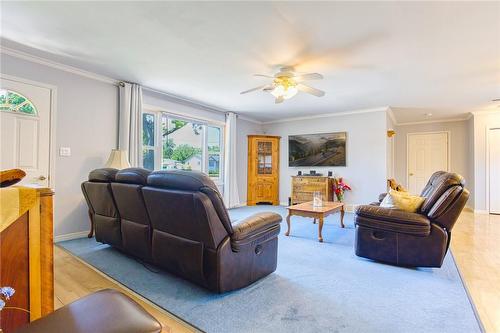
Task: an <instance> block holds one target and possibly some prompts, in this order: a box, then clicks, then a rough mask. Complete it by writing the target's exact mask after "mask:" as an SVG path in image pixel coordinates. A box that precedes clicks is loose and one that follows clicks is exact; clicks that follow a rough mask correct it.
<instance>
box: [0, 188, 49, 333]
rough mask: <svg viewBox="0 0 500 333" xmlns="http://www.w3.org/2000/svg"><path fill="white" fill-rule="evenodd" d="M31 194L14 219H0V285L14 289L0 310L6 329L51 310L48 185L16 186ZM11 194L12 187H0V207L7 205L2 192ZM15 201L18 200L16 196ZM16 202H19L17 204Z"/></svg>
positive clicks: (11, 328)
mask: <svg viewBox="0 0 500 333" xmlns="http://www.w3.org/2000/svg"><path fill="white" fill-rule="evenodd" d="M18 189H19V194H18V195H19V197H21V193H24V194H27V195H28V196H30V197H31V198H30V199H29V200H28V201H29V207H26V208H27V211H23V212H21V213H20V214H19V216H18V217H17V218H15V219H12V218H11V219H8V220H7V221H2V225H1V229H0V286H11V287H13V288H14V289H15V290H16V293H15V294H14V296H13V297H12V298H11V299H10V300H9V301H8V302H7V304H6V306H7V307H17V308H21V309H24V310H27V311H29V313H27V312H25V311H22V310H15V309H9V308H5V309H4V310H2V311H1V312H0V328H2V330H3V332H5V333H10V332H13V331H15V329H16V328H18V327H20V326H22V325H24V324H26V323H28V322H30V321H33V320H35V319H38V318H40V317H42V316H45V315H47V314H49V313H51V312H53V311H54V267H53V243H54V234H53V200H52V198H53V195H54V191H53V190H52V189H50V188H26V187H19V188H18ZM7 190H8V195H11V196H15V190H13V189H12V188H5V189H0V191H2V192H0V195H3V196H4V198H2V201H1V202H2V207H0V208H2V209H7V208H8V207H7V205H9V206H10V204H9V203H8V202H9V201H6V200H5V199H6V198H5V196H7ZM19 201H21V200H20V199H19ZM18 206H21V207H22V206H23V205H22V204H19V205H18Z"/></svg>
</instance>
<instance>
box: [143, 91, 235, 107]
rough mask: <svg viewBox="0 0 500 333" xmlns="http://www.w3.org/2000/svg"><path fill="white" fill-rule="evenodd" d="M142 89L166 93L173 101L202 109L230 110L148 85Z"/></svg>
mask: <svg viewBox="0 0 500 333" xmlns="http://www.w3.org/2000/svg"><path fill="white" fill-rule="evenodd" d="M142 89H143V90H148V91H150V92H153V93H156V94H160V95H164V96H166V97H168V98H170V99H171V100H172V101H173V102H176V103H179V104H183V105H186V106H190V107H195V108H198V109H202V110H206V111H211V112H217V113H226V112H228V111H227V110H224V109H222V108H219V107H216V106H214V105H210V104H207V103H204V102H200V101H198V100H193V99H191V98H188V97H182V96H179V95H175V94H171V93H168V92H165V91H161V90H158V89H154V88H150V87H146V86H142Z"/></svg>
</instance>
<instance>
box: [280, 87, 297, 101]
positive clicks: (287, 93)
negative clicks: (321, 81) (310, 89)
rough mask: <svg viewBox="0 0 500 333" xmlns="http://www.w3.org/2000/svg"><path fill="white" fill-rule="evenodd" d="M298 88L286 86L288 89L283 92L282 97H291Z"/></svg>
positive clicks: (295, 93)
mask: <svg viewBox="0 0 500 333" xmlns="http://www.w3.org/2000/svg"><path fill="white" fill-rule="evenodd" d="M298 91H299V90H298V89H297V87H293V86H292V87H288V89H287V90H286V91H285V93H284V94H283V98H284V99H289V98H292V97H293V96H295V95H297V92H298Z"/></svg>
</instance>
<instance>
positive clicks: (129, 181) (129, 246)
mask: <svg viewBox="0 0 500 333" xmlns="http://www.w3.org/2000/svg"><path fill="white" fill-rule="evenodd" d="M150 173H151V172H150V171H148V170H146V169H141V168H128V169H123V170H120V171H119V172H118V173H117V174H116V177H115V182H114V183H112V184H111V189H112V191H113V196H114V198H115V202H116V207H117V209H118V212H119V214H120V217H121V233H122V241H123V248H124V249H125V250H126V251H128V252H129V253H132V254H134V255H136V256H138V257H139V258H142V259H146V260H148V259H151V231H152V230H151V222H150V220H149V215H148V212H147V210H146V205H145V203H144V198H143V195H142V187H143V186H144V185H146V184H147V178H148V176H149V174H150Z"/></svg>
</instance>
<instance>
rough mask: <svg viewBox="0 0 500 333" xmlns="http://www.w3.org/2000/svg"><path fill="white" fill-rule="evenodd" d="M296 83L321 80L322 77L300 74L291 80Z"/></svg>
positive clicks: (313, 74) (316, 74)
mask: <svg viewBox="0 0 500 333" xmlns="http://www.w3.org/2000/svg"><path fill="white" fill-rule="evenodd" d="M293 79H294V80H295V81H296V82H300V81H306V80H322V79H323V75H321V74H319V73H308V74H300V75H297V76H296V77H294V78H293Z"/></svg>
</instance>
